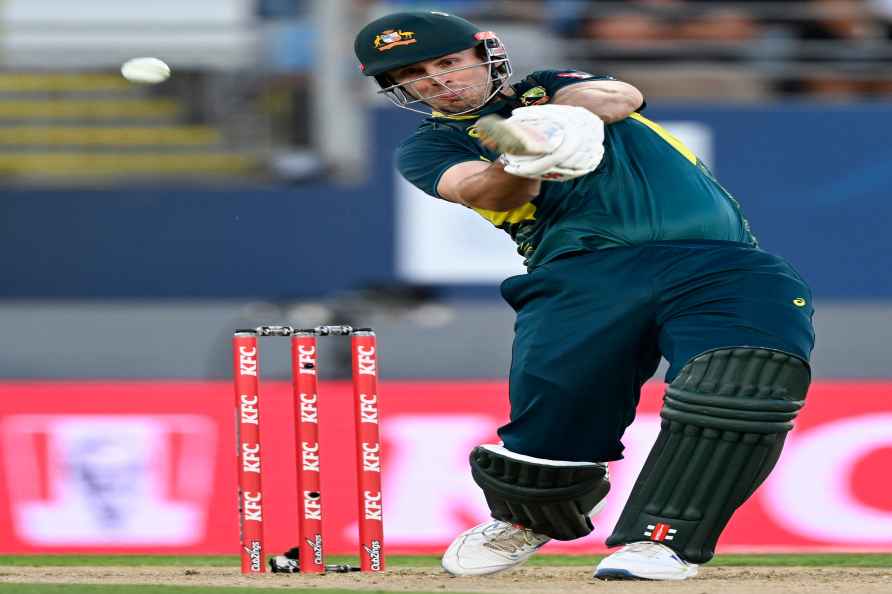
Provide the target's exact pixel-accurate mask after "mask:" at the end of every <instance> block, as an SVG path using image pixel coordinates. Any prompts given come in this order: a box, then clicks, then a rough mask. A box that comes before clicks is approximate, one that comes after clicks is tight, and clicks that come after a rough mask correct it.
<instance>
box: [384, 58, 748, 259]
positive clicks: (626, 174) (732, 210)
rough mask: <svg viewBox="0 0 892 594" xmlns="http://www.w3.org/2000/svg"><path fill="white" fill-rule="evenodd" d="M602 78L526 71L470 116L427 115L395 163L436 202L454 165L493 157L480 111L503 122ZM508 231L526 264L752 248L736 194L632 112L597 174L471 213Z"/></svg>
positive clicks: (610, 135)
mask: <svg viewBox="0 0 892 594" xmlns="http://www.w3.org/2000/svg"><path fill="white" fill-rule="evenodd" d="M588 80H610V77H603V76H593V75H589V74H586V73H583V72H578V71H575V70H545V71H538V72H534V73H532V74H531V75H530V76H528V77H527V78H526V79H524V81H523V82H520V83H518V84H515V85H513V87H512V88H513V89H514V92H515V94H516V96H515V98H514V99H513V100H510V101H509V100H503V101H501V102H498V103H494V104H490V105H488V106H486V107H485V108H484V109H482V110H480V111H479V112H477V113H475V114H468V115H464V116H444V115H441V114H434V115H433V116H432V117H430V118H427V119H425V121H424V122H423V123H422V124H421V125H420V126H419V127H418V129H417V130H416V131H415V133H414V134H413V135H412V136H411V137H410V138H408V139H406V140H405V141H404V142H403V143H402V144H400V146H399V148H397V167H398V168H399V170H400V172H401V173H402V175H403V176H404V177H405V178H406V179H408V180H409V181H410V182H411V183H413V184H414V185H415V186H417V187H418V188H420V189H422V190H424V191H425V192H427V193H428V194H430V195H432V196H437V197H439V196H438V194H437V189H436V188H437V184H438V183H439V181H440V176H442V175H443V173H444V172H445V171H446V170H447V169H449V168H450V167H452V166H453V165H455V164H457V163H461V162H464V161H474V160H480V159H482V160H486V161H491V160H494V159H496V158H497V157H498V154H497V153H494V152H492V151H490V150H488V149H486V148H484V147H483V146H481V145H480V143H479V142H478V141H477V136H478V134H477V131H476V129H475V127H474V123H475V121H476V120H477V118H478V117H479V116H481V115H483V114H486V113H499V114H501V115H503V116H505V117H508V116H510V114H511V110H512V109H513V108H515V107H518V106H520V105H538V104H542V103H546V102H548V100H549V99H550V98H551V97H554V93H555V92H557V90H558V89H560V88H561V87H564V86H566V85H569V84H574V83H578V82H583V81H588ZM474 210H476V211H477V212H478V213H480V214H481V215H482V216H484V217H485V218H486V219H488V220H489V221H490V222H492V223H493V224H494V225H495V226H496V227H499V228H501V229H504V230H505V231H507V232H508V233H509V234H510V235H511V237H512V239H514V241H515V242H517V244H518V251H519V252H520V253H521V255H523V256H524V257H525V258H526V261H527V262H526V263H527V266H528V267H530V268H533V267H535V266H537V265H539V264H544V263H545V262H548V261H550V260H553V259H554V258H556V257H557V256H559V255H561V254H566V253H569V252H578V251H591V250H597V249H604V248H611V247H616V246H625V245H634V244H640V243H645V242H649V241H672V240H701V239H710V240H724V241H736V242H742V243H747V244H750V245H755V244H756V240H755V238H754V237H753V235H752V234H751V233H750V230H749V225H748V224H747V222H746V219H745V218H744V217H743V214H742V213H741V211H740V207H739V205H738V203H737V201H736V200H734V198H732V197H731V195H730V194H729V193H728V192H727V191H726V190H725V189H724V188H723V187H722V186H721V185H720V184H719V183H718V182H717V181H716V179H715V178H714V177H713V176H712V174H711V173H710V171H709V169H707V167H706V166H705V165H704V164H703V163H701V162H700V161H699V159H697V157H696V156H695V155H694V154H693V153H692V152H691V151H690V150H689V149H688V148H687V147H685V146H684V145H683V144H682V143H681V142H680V141H679V140H678V139H677V138H675V137H674V136H672V135H671V134H669V133H668V132H667V131H666V130H664V129H663V128H662V127H660V126H659V125H658V124H656V123H654V122H652V121H650V120H649V119H647V118H645V117H644V116H642V115H641V114H640V113H633V114H632V115H631V116H629V117H628V118H626V119H624V120H622V121H620V122H616V123H614V124H609V125H607V126H605V129H604V158H603V160H602V161H601V164H600V165H599V166H598V168H597V169H596V170H595V171H593V172H591V173H589V174H587V175H584V176H581V177H578V178H576V179H573V180H570V181H566V182H547V181H545V182H542V191H541V192H540V193H539V195H538V196H536V198H534V199H533V200H532V201H531V202H529V203H527V204H524V205H523V206H520V207H518V208H515V209H514V210H511V211H508V212H494V211H488V210H483V209H476V208H475V209H474Z"/></svg>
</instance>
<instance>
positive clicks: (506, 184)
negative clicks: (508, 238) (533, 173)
mask: <svg viewBox="0 0 892 594" xmlns="http://www.w3.org/2000/svg"><path fill="white" fill-rule="evenodd" d="M541 186H542V182H541V181H540V180H538V179H528V178H525V177H518V176H516V175H511V174H510V173H505V171H504V166H503V165H502V164H501V163H499V162H495V163H493V164H492V165H490V166H489V167H487V168H486V169H484V170H482V171H480V172H479V173H475V174H474V175H469V176H468V177H466V178H464V179H463V180H461V182H460V183H459V184H458V187H457V188H456V190H457V192H456V193H457V198H458V201H459V202H461V203H462V204H466V205H468V206H473V207H476V208H484V209H486V210H494V211H498V212H505V211H508V210H511V209H514V208H517V207H518V206H523V205H524V204H526V203H527V202H529V201H530V200H532V199H533V198H535V197H536V196H538V195H539V191H540V189H541Z"/></svg>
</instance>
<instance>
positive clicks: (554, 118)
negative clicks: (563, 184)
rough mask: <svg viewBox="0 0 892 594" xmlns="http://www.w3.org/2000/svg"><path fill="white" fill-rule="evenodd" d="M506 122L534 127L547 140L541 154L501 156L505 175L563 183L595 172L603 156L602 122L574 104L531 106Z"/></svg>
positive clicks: (522, 109) (520, 109)
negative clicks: (543, 152) (547, 142)
mask: <svg viewBox="0 0 892 594" xmlns="http://www.w3.org/2000/svg"><path fill="white" fill-rule="evenodd" d="M511 114H512V115H511V117H510V118H508V120H507V122H510V123H511V124H518V125H520V126H524V127H529V128H533V129H534V130H537V131H538V132H540V133H541V134H543V135H544V136H546V137H547V138H548V139H549V140H550V141H551V145H552V146H549V149H550V151H549V152H547V153H545V154H542V155H512V154H510V153H504V154H503V155H502V157H501V160H502V162H503V163H504V164H505V172H507V173H510V174H511V175H517V176H519V177H529V178H534V179H542V180H547V181H566V180H568V179H573V178H576V177H579V176H581V175H585V174H586V173H591V172H592V171H594V170H595V169H597V167H598V165H599V164H600V163H601V159H602V158H603V157H604V122H603V121H601V119H600V118H599V117H598V116H596V115H595V114H593V113H592V112H590V111H589V110H587V109H585V108H584V107H577V106H575V105H534V106H529V107H519V108H517V109H515V110H514V111H512V112H511Z"/></svg>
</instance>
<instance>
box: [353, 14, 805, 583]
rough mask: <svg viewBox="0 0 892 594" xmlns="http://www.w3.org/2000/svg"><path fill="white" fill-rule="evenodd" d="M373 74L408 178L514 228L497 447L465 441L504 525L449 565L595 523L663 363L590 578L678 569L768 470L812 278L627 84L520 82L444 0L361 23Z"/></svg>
mask: <svg viewBox="0 0 892 594" xmlns="http://www.w3.org/2000/svg"><path fill="white" fill-rule="evenodd" d="M354 49H355V52H356V56H357V58H358V59H359V62H360V64H361V70H362V72H363V74H365V75H366V76H369V77H373V78H374V80H375V82H376V83H377V84H378V85H379V86H380V92H381V93H383V94H385V95H386V96H387V97H388V98H390V99H391V100H392V101H393V102H394V103H395V104H396V105H398V106H399V107H404V108H407V109H411V110H413V111H418V112H420V113H423V114H424V115H426V116H427V117H426V118H425V119H424V121H423V122H422V123H421V124H420V125H419V127H418V129H417V130H416V131H415V133H414V134H413V135H412V136H411V137H409V138H407V139H405V140H404V141H403V142H402V144H401V145H400V146H399V148H398V149H397V153H396V162H397V166H398V168H399V170H400V172H401V173H402V175H403V176H404V177H405V178H406V179H408V180H409V181H410V182H411V183H413V184H414V185H415V186H417V187H419V188H421V189H422V190H424V191H425V192H426V193H427V194H429V195H431V196H432V197H434V198H436V199H439V200H446V201H448V202H454V203H456V205H459V206H463V207H465V208H470V209H473V210H474V211H476V212H477V213H479V214H480V216H482V217H484V218H486V219H487V220H489V221H490V222H491V223H492V224H493V226H495V227H497V228H499V229H502V230H503V231H505V232H507V233H508V234H509V235H510V236H511V238H512V239H513V240H514V241H515V242H516V243H517V246H518V251H519V252H520V254H521V255H522V256H523V257H524V259H525V263H526V266H527V269H528V272H527V273H526V274H523V275H519V276H513V277H511V278H508V279H507V280H505V281H504V282H503V283H502V286H501V291H502V295H503V297H504V298H505V299H506V301H507V302H508V303H509V304H510V305H511V307H512V308H513V309H514V310H515V311H516V313H517V321H516V324H515V337H514V345H513V356H512V362H511V370H510V378H509V391H510V392H509V393H510V401H511V415H510V420H509V421H508V422H507V423H506V424H505V425H503V426H502V427H501V428H500V429H499V436H500V438H501V440H502V442H501V443H500V444H498V445H495V444H483V445H480V446H478V447H476V448H474V450H473V451H472V452H471V454H470V465H471V473H472V476H473V478H474V481H475V482H476V483H477V485H479V487H480V489H481V490H482V491H483V495H484V496H485V498H486V502H487V504H488V505H489V508H490V510H491V512H492V519H491V520H489V521H486V522H483V523H482V524H480V525H478V526H475V527H474V528H471V529H470V530H468V531H466V532H464V533H462V534H460V535H458V537H456V539H455V540H454V541H453V543H452V544H451V545H450V546H449V548H448V550H447V551H446V553H445V554H444V556H443V567H444V568H445V569H446V571H448V572H449V573H451V574H454V575H459V576H469V575H485V574H490V573H495V572H498V571H502V570H505V569H509V568H511V567H514V566H516V565H518V564H520V563H523V562H524V561H525V560H526V559H528V558H529V557H530V556H531V555H532V554H533V553H535V552H536V551H537V550H538V549H539V548H541V547H542V546H543V545H544V544H546V543H547V542H548V541H549V540H551V539H558V540H571V539H576V538H580V537H583V536H586V535H587V534H589V533H590V532H591V531H592V530H593V524H592V520H591V517H592V516H594V515H595V514H596V513H597V512H598V511H599V510H600V509H601V507H603V504H604V501H605V497H606V496H607V492H608V490H609V487H610V483H609V475H608V469H607V463H608V462H610V461H611V460H619V459H620V458H622V451H623V445H622V442H621V439H622V436H623V432H624V431H625V430H626V428H627V427H628V426H629V425H630V424H631V423H632V421H633V419H634V417H635V407H636V405H637V404H638V399H639V395H640V390H641V386H642V384H643V383H644V382H645V381H646V380H647V379H648V378H650V377H651V376H652V375H653V374H654V373H655V372H656V369H657V365H658V363H659V360H660V357H661V356H662V357H665V358H666V359H667V360H668V362H669V364H670V367H669V370H668V372H667V374H666V382H667V384H668V387H667V390H666V395H665V399H664V403H663V408H662V411H661V417H662V425H661V430H660V433H659V436H658V438H657V440H656V443H654V445H653V449H652V450H651V452H650V454H649V456H648V458H647V462H646V463H645V465H644V468H643V469H642V471H641V474H640V475H639V476H638V478H637V482H636V483H635V486H634V488H633V490H632V493H631V495H630V497H629V500H628V501H627V502H626V504H625V507H624V509H623V512H622V515H621V517H620V519H619V522H618V523H617V525H616V527H615V528H614V530H613V533H612V534H611V535H610V536H609V537H608V538H607V545H608V546H610V547H620V548H619V549H618V550H616V551H615V552H613V553H612V554H611V555H609V556H608V557H606V558H605V559H603V560H602V561H601V562H600V563H599V564H598V566H597V568H596V569H595V574H594V575H595V577H597V578H603V579H623V578H626V579H629V578H631V579H652V580H680V579H686V578H689V577H693V576H695V575H696V574H697V567H698V564H701V563H705V562H707V561H709V560H710V559H711V558H712V556H713V553H714V550H715V545H716V541H717V540H718V538H719V536H720V535H721V533H722V530H723V529H724V528H725V526H726V524H727V523H728V521H729V520H730V519H731V516H732V514H733V513H734V511H735V510H736V509H737V508H738V507H740V505H741V504H742V503H743V502H744V501H746V499H747V498H748V497H749V496H750V495H752V494H753V492H754V491H755V490H756V489H757V488H758V487H759V485H760V484H761V483H762V482H763V481H764V480H765V478H766V477H767V476H768V474H769V473H770V472H771V470H772V468H773V467H774V465H775V463H776V462H777V459H778V456H779V455H780V453H781V449H782V448H783V444H784V438H785V436H786V434H787V432H788V431H789V430H790V429H791V428H792V424H793V419H794V418H795V417H796V415H797V413H798V412H799V410H800V409H801V408H802V406H803V403H804V401H805V395H806V392H807V390H808V386H809V382H810V379H811V372H810V368H809V362H808V361H809V356H810V354H811V351H812V348H813V346H814V330H813V327H812V314H813V309H812V298H811V291H810V290H809V287H808V286H807V285H806V283H805V281H804V280H803V279H802V278H801V277H800V276H799V274H797V272H796V271H795V270H794V269H793V268H792V267H791V266H790V265H789V264H788V263H787V262H785V261H784V260H783V259H781V258H779V257H777V256H775V255H772V254H770V253H768V252H766V251H764V250H762V249H760V248H759V247H758V244H757V242H756V239H755V238H754V236H753V234H752V233H751V231H750V228H749V225H748V223H747V221H746V219H745V218H744V216H743V213H742V212H741V208H740V205H739V204H738V203H737V201H736V200H735V199H734V198H733V197H732V196H731V195H730V194H729V193H728V192H727V191H726V190H725V189H724V188H723V187H722V186H721V185H720V184H719V182H718V181H717V180H716V179H715V177H713V175H712V173H711V172H710V171H709V169H708V168H707V167H706V165H704V164H703V163H702V162H701V161H700V160H699V159H698V158H697V156H696V155H695V154H693V153H692V152H691V151H690V150H689V149H688V148H687V147H686V146H685V145H684V144H682V143H681V142H680V141H679V140H678V139H677V138H675V137H674V136H672V135H671V134H669V133H668V132H667V131H666V130H664V129H663V128H662V127H660V125H659V124H657V123H655V122H653V121H651V120H649V119H648V118H647V117H645V116H644V115H642V114H641V111H642V110H643V108H644V98H643V96H642V94H641V92H640V91H639V90H638V89H636V88H635V87H634V86H632V85H630V84H627V83H624V82H621V81H618V80H615V79H613V78H611V77H609V76H596V75H592V74H588V73H586V72H580V71H578V70H573V69H561V70H541V71H537V72H533V73H531V74H528V75H525V76H523V77H522V78H520V79H519V82H516V83H513V84H512V83H511V82H510V80H509V79H510V78H511V75H512V71H511V65H510V62H509V60H508V54H507V52H506V50H505V47H504V46H503V45H502V43H501V42H500V41H499V38H498V37H497V36H496V35H495V34H493V33H492V32H489V31H484V30H481V29H480V28H479V27H477V26H475V25H474V24H472V23H470V22H468V21H467V20H464V19H462V18H460V17H458V16H455V15H452V14H448V13H445V12H437V11H432V12H400V13H396V14H391V15H388V16H385V17H382V18H379V19H377V20H375V21H373V22H371V23H369V24H368V25H366V26H365V27H364V28H363V29H362V30H361V31H360V32H359V33H358V35H357V36H356V40H355V46H354Z"/></svg>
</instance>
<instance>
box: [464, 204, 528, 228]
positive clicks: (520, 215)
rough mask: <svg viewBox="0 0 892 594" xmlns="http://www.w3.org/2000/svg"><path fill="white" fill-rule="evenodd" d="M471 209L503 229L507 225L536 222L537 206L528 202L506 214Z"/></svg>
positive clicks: (482, 209)
mask: <svg viewBox="0 0 892 594" xmlns="http://www.w3.org/2000/svg"><path fill="white" fill-rule="evenodd" d="M471 208H473V209H474V211H475V212H476V213H477V214H479V215H480V216H482V217H483V218H484V219H486V220H487V221H489V222H490V223H492V224H493V225H495V226H496V227H502V226H503V225H505V224H506V223H508V224H509V225H514V224H516V223H522V222H524V221H535V220H536V205H535V204H533V203H532V202H527V203H526V204H524V205H522V206H518V207H517V208H514V209H512V210H509V211H505V212H500V211H497V210H486V209H485V208H475V207H473V206H472V207H471Z"/></svg>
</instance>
